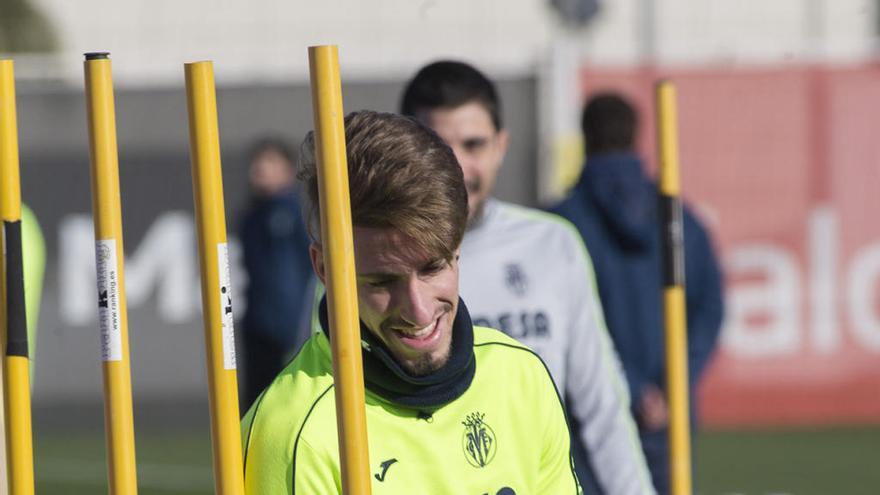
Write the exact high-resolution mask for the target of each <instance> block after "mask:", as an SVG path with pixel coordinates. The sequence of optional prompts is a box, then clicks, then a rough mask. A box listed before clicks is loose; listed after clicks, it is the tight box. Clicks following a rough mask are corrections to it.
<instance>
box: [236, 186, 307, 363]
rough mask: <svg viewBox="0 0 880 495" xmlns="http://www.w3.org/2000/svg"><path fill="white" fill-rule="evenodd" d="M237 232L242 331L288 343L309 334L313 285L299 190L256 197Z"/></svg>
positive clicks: (291, 343)
mask: <svg viewBox="0 0 880 495" xmlns="http://www.w3.org/2000/svg"><path fill="white" fill-rule="evenodd" d="M239 232H240V236H241V243H242V248H243V255H244V265H245V268H246V269H247V273H248V278H249V281H248V285H247V290H246V292H245V296H246V297H247V309H246V311H245V315H244V322H243V323H244V331H245V332H255V333H258V334H260V335H262V336H263V337H265V338H268V339H271V340H272V341H274V342H276V343H278V344H279V345H281V346H283V347H284V348H293V347H294V346H295V344H296V343H298V342H299V341H300V340H303V335H305V336H308V331H307V329H306V328H305V327H307V326H308V325H307V322H308V312H309V311H310V309H311V304H310V303H311V299H312V297H311V296H312V292H311V290H310V289H311V288H312V286H313V285H314V284H313V281H312V277H313V275H312V262H311V259H310V258H309V242H310V241H309V237H308V233H307V229H306V225H305V222H304V220H303V217H302V212H301V209H300V201H299V195H298V194H297V193H296V191H294V190H290V191H287V192H285V193H282V194H279V195H277V196H274V197H269V198H255V199H254V200H253V202H252V204H251V206H250V209H249V210H248V211H247V213H246V214H245V215H244V217H243V218H242V222H241V225H240V229H239Z"/></svg>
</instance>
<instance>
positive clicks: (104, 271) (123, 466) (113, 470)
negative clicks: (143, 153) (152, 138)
mask: <svg viewBox="0 0 880 495" xmlns="http://www.w3.org/2000/svg"><path fill="white" fill-rule="evenodd" d="M85 57H86V60H85V62H84V66H85V82H86V111H87V113H88V122H89V148H90V150H91V174H92V214H93V216H94V220H95V260H96V262H97V267H96V268H97V274H98V323H99V325H100V328H101V357H102V359H103V368H104V431H105V432H106V436H107V469H108V480H109V489H110V493H111V494H112V495H117V494H120V495H122V494H124V495H128V494H134V493H137V468H136V465H135V448H134V414H133V412H132V404H131V371H130V365H129V358H128V312H127V311H126V303H125V277H124V266H123V265H124V261H125V250H124V249H123V245H122V207H121V202H120V195H119V162H118V160H119V158H118V155H117V149H116V111H115V108H114V102H113V80H112V76H111V66H110V58H109V54H107V53H104V52H99V53H87V54H86V56H85Z"/></svg>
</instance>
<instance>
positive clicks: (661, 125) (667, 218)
mask: <svg viewBox="0 0 880 495" xmlns="http://www.w3.org/2000/svg"><path fill="white" fill-rule="evenodd" d="M656 91H657V94H656V99H657V101H656V109H657V133H658V136H657V142H658V143H659V147H660V149H659V152H660V171H659V179H660V180H659V187H660V212H661V215H662V218H661V225H662V229H663V237H662V244H663V314H664V324H665V325H664V326H665V328H666V400H667V404H668V405H669V476H670V483H671V485H670V487H671V493H672V495H690V494H691V493H692V485H691V432H690V419H689V415H690V414H689V409H688V408H689V398H688V393H689V387H688V364H687V362H688V359H687V311H686V309H685V291H684V284H685V280H684V224H683V222H682V211H681V197H680V194H681V183H680V180H679V172H678V168H679V167H678V116H677V110H676V97H675V87H674V86H673V85H672V83H671V82H669V81H660V82H659V83H658V84H657V89H656Z"/></svg>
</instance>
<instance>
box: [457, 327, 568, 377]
mask: <svg viewBox="0 0 880 495" xmlns="http://www.w3.org/2000/svg"><path fill="white" fill-rule="evenodd" d="M474 356H475V357H476V359H477V369H478V370H479V369H481V368H483V369H485V368H491V369H492V372H493V373H494V374H500V375H503V376H504V379H503V381H504V383H511V381H510V380H511V379H513V378H514V377H515V376H517V375H523V374H529V375H534V376H536V377H538V378H540V379H542V380H543V378H544V377H545V376H546V377H548V378H549V377H550V372H549V370H548V369H547V366H546V365H545V364H544V361H543V359H541V357H540V356H539V355H538V354H537V353H536V352H535V351H533V350H532V349H531V348H529V347H528V346H526V345H525V344H523V343H521V342H519V341H518V340H515V339H514V338H512V337H509V336H507V335H505V334H504V333H502V332H501V331H499V330H495V329H493V328H487V327H479V326H475V327H474ZM511 373H513V374H512V375H511ZM513 381H514V383H516V380H513ZM551 381H552V379H551Z"/></svg>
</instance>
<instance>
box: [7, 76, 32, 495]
mask: <svg viewBox="0 0 880 495" xmlns="http://www.w3.org/2000/svg"><path fill="white" fill-rule="evenodd" d="M0 217H2V218H3V262H2V263H0V265H2V275H3V276H2V277H0V278H2V285H3V302H2V303H0V304H2V305H3V315H4V316H5V318H3V319H2V323H0V324H2V325H3V333H4V335H5V337H6V349H5V351H6V352H5V353H4V362H3V364H4V366H3V378H4V383H3V385H4V388H3V390H4V398H3V399H4V400H3V403H4V413H5V426H6V466H7V471H6V472H7V476H8V487H9V493H10V494H11V495H26V494H27V495H32V494H33V493H34V449H33V432H32V430H31V386H30V376H29V374H30V363H29V361H28V335H27V322H26V316H25V307H24V271H23V266H24V265H23V263H22V252H21V189H20V183H19V170H18V131H17V124H16V115H15V76H14V74H13V65H12V60H0Z"/></svg>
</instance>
